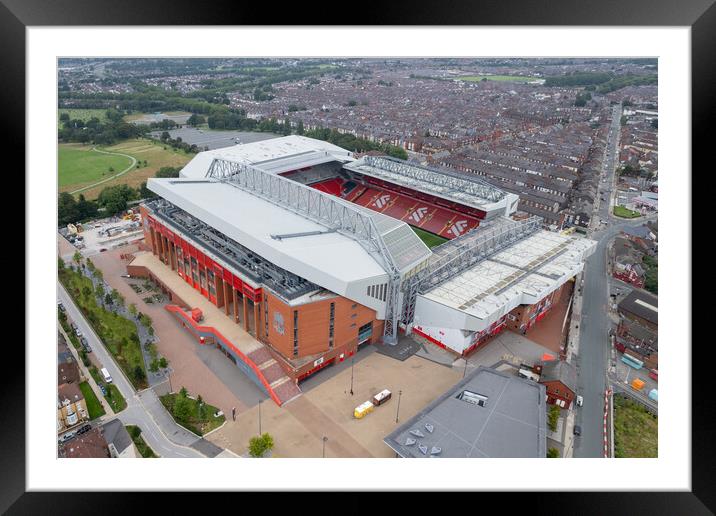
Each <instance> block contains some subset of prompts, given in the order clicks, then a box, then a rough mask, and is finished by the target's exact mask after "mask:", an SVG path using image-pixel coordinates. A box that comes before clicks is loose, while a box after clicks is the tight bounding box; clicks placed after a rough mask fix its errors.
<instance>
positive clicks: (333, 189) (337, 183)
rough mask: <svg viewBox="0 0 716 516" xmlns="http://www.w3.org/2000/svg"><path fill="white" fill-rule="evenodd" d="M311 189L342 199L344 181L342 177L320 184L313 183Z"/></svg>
mask: <svg viewBox="0 0 716 516" xmlns="http://www.w3.org/2000/svg"><path fill="white" fill-rule="evenodd" d="M311 187H313V188H315V189H316V190H320V191H321V192H326V193H329V194H331V195H335V196H336V197H341V194H342V193H343V179H341V178H340V177H334V178H333V179H328V180H326V181H321V182H319V183H313V184H312V185H311Z"/></svg>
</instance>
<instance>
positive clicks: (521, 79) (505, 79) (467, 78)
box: [459, 75, 539, 82]
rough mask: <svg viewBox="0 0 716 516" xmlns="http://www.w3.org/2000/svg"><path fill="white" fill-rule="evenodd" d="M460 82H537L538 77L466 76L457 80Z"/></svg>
mask: <svg viewBox="0 0 716 516" xmlns="http://www.w3.org/2000/svg"><path fill="white" fill-rule="evenodd" d="M459 79H460V80H461V81H467V82H480V81H481V80H483V79H487V80H488V81H500V82H528V81H536V80H539V77H523V76H519V75H468V76H465V77H460V78H459Z"/></svg>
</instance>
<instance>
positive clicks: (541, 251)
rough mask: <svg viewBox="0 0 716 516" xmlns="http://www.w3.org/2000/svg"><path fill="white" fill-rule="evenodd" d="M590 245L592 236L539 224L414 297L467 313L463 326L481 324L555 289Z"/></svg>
mask: <svg viewBox="0 0 716 516" xmlns="http://www.w3.org/2000/svg"><path fill="white" fill-rule="evenodd" d="M595 248H596V242H595V241H594V240H589V239H586V238H581V237H574V236H571V237H570V236H564V235H560V234H558V233H553V232H550V231H545V230H540V231H538V232H536V233H534V234H532V235H530V236H528V237H527V238H524V239H523V240H520V241H518V242H517V243H515V244H514V245H511V246H510V247H509V248H508V249H506V250H504V251H501V252H498V253H496V254H494V255H492V256H489V257H488V258H486V259H484V260H482V261H481V262H479V263H478V264H477V265H475V266H473V267H471V268H470V269H468V270H466V271H464V272H463V273H462V274H460V275H458V276H456V277H454V278H452V279H450V280H449V281H447V282H446V283H443V284H442V285H439V286H438V287H436V288H434V289H432V290H430V291H429V292H427V293H425V294H423V295H422V296H420V297H423V298H425V299H427V300H430V301H433V302H434V303H437V304H439V305H443V306H445V307H447V308H449V309H452V310H457V311H459V312H462V313H463V314H465V315H466V316H468V317H467V319H466V320H467V321H470V320H471V319H472V321H471V323H469V324H467V325H466V329H473V330H481V329H484V328H483V327H486V326H489V324H491V323H492V322H494V321H495V320H497V319H499V318H500V317H502V315H504V314H505V313H507V312H509V311H510V310H512V309H513V308H515V307H517V306H519V305H520V304H532V303H535V302H537V301H539V300H540V299H542V298H544V297H545V296H547V295H548V294H550V293H551V292H553V291H554V290H556V289H558V288H559V287H560V286H561V285H563V284H564V283H565V282H566V281H567V280H569V279H570V278H571V277H573V276H574V275H576V274H577V273H579V272H580V271H581V269H582V267H583V264H584V259H585V258H586V257H588V256H589V255H590V254H592V252H594V249H595ZM419 304H420V303H419ZM431 305H432V306H434V305H433V304H431ZM416 310H417V311H420V310H419V309H418V308H416ZM425 315H427V314H419V313H416V321H418V320H419V319H420V320H423V321H426V319H425V318H424V317H425ZM432 317H433V315H430V316H428V318H432ZM452 320H454V318H452ZM480 321H481V322H482V323H480ZM424 324H427V322H424Z"/></svg>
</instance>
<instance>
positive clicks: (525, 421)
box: [383, 366, 547, 458]
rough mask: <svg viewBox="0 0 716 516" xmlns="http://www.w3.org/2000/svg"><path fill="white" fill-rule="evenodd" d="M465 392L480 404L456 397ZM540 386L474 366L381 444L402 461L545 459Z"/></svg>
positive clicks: (542, 401)
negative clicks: (480, 398) (477, 397)
mask: <svg viewBox="0 0 716 516" xmlns="http://www.w3.org/2000/svg"><path fill="white" fill-rule="evenodd" d="M464 391H469V392H471V393H475V394H477V395H481V396H483V397H485V398H486V401H485V403H484V406H480V405H478V404H474V403H470V402H468V401H465V399H466V398H467V397H469V394H468V395H467V396H463V399H459V396H460V395H461V394H462V393H463V392H464ZM546 417H547V411H546V407H545V387H544V385H540V384H538V383H535V382H533V381H531V380H527V379H523V378H519V377H516V376H512V375H509V374H507V373H503V372H500V371H496V370H494V369H490V368H487V367H484V366H480V367H479V368H478V369H477V370H476V371H474V372H473V373H471V374H470V375H468V376H467V377H466V378H464V379H463V380H461V381H460V382H459V383H458V384H456V385H455V386H454V387H453V388H451V389H450V390H449V391H447V392H446V393H445V394H443V395H442V396H440V397H439V398H438V399H436V400H435V401H433V402H432V403H430V404H429V405H428V406H427V407H425V408H424V409H423V410H422V411H421V412H420V413H418V414H417V415H416V416H414V417H413V418H411V419H410V420H408V421H407V422H406V423H404V424H403V425H401V426H400V427H399V428H398V429H396V430H395V431H394V432H392V433H391V434H390V435H388V436H387V437H386V438H385V439H384V440H383V441H384V442H385V443H386V444H387V445H388V446H390V447H391V448H392V449H393V450H395V451H396V452H397V453H398V454H399V455H400V456H402V457H407V458H423V457H447V458H461V457H465V458H482V457H540V458H541V457H545V456H546V447H547V443H546Z"/></svg>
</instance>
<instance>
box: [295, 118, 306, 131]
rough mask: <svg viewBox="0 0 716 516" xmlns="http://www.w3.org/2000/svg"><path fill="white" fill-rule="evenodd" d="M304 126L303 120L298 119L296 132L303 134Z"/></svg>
mask: <svg viewBox="0 0 716 516" xmlns="http://www.w3.org/2000/svg"><path fill="white" fill-rule="evenodd" d="M303 132H304V128H303V120H299V121H298V126H297V127H296V134H303Z"/></svg>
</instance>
